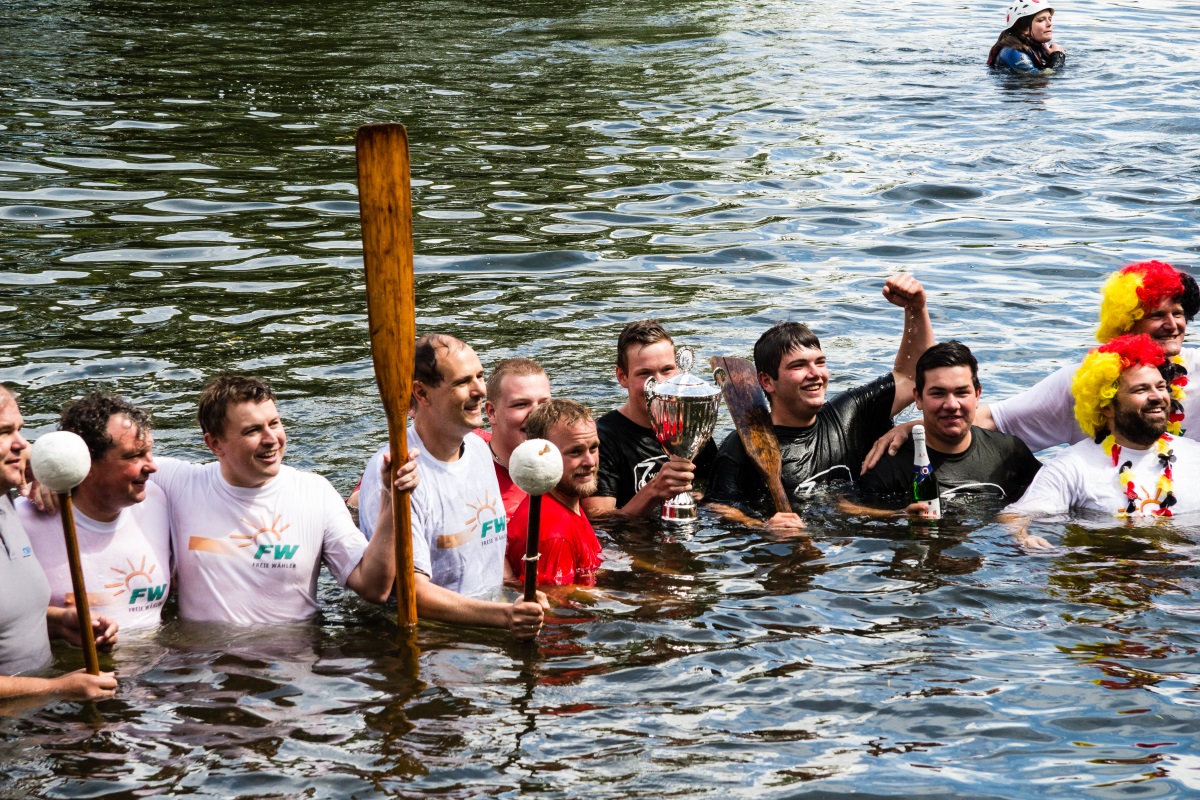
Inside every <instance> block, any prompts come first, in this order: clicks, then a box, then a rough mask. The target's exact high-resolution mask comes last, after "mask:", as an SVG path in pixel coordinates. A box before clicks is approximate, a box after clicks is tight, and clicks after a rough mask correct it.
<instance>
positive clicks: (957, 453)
mask: <svg viewBox="0 0 1200 800" xmlns="http://www.w3.org/2000/svg"><path fill="white" fill-rule="evenodd" d="M916 372H917V374H916V385H915V386H914V388H913V397H914V399H915V400H916V403H917V408H918V409H919V410H920V411H921V420H922V423H923V424H924V425H925V436H926V441H927V443H928V449H929V461H930V465H931V467H932V468H933V473H934V475H936V476H937V481H938V485H939V486H940V487H941V490H942V492H943V493H944V494H945V495H946V496H948V497H950V496H957V495H959V494H975V495H978V494H985V495H992V496H995V497H999V498H1001V499H1003V500H1006V501H1007V502H1009V503H1011V502H1013V501H1015V500H1016V499H1017V498H1019V497H1020V496H1021V495H1022V494H1023V493H1024V491H1025V489H1026V487H1028V486H1029V483H1030V481H1032V480H1033V476H1034V475H1036V474H1037V471H1038V470H1039V469H1040V468H1041V466H1042V465H1041V462H1040V461H1038V460H1037V458H1035V457H1034V455H1033V453H1031V452H1030V451H1029V448H1028V447H1026V446H1025V443H1024V442H1022V441H1021V440H1020V439H1018V438H1017V437H1015V436H1009V435H1007V434H1003V433H999V432H998V431H989V430H985V429H983V428H977V427H975V426H974V422H975V410H976V408H977V407H978V405H979V397H980V395H981V394H982V392H983V387H982V386H981V385H980V383H979V364H978V362H976V360H975V356H974V355H972V353H971V351H970V350H969V349H968V348H967V346H966V345H964V344H963V343H962V342H958V341H955V340H953V339H951V340H950V341H948V342H939V343H938V344H935V345H934V346H933V347H931V348H929V349H928V350H926V351H925V352H924V354H922V355H921V357H920V358H919V359H917V370H916ZM912 476H913V444H912V440H911V439H910V440H909V441H908V442H906V443H905V445H904V446H903V447H902V448H901V449H900V452H898V453H896V454H895V455H889V456H885V457H884V458H882V459H881V460H880V462H879V463H878V464H876V465H875V468H874V469H872V470H870V471H868V472H867V473H865V474H864V475H863V476H862V481H861V483H860V486H859V489H860V491H861V493H862V494H863V495H864V496H865V497H868V498H879V499H885V498H886V499H897V498H900V497H905V498H907V497H908V495H909V494H910V488H911V486H912ZM902 505H903V506H905V511H906V512H907V513H910V514H917V515H920V514H924V513H927V512H928V510H929V509H928V508H927V507H926V506H925V504H924V503H915V504H910V503H909V502H907V501H904V502H903V503H902Z"/></svg>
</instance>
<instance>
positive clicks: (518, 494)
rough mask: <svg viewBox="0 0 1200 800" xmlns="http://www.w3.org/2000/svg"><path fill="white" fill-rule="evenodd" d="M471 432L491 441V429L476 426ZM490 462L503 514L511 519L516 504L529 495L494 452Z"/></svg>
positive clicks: (515, 510) (486, 440)
mask: <svg viewBox="0 0 1200 800" xmlns="http://www.w3.org/2000/svg"><path fill="white" fill-rule="evenodd" d="M471 433H473V434H475V435H476V436H478V437H479V438H480V439H483V440H484V441H485V442H489V443H490V442H491V441H492V432H491V431H485V430H484V429H483V428H476V429H474V430H473V431H471ZM489 446H490V444H489ZM492 463H493V464H494V465H495V466H496V480H497V481H499V482H500V499H501V500H503V501H504V516H506V517H508V519H510V520H511V519H512V518H513V514H515V513H517V506H519V505H521V501H522V500H524V499H525V498H526V497H529V495H527V494H525V492H523V491H521V487H520V486H517V485H516V484H515V483H513V479H512V477H511V476H510V475H509V474H508V467H505V466H503V465H502V464H501V463H500V462H499V461H497V460H496V457H495V454H494V453H493V454H492Z"/></svg>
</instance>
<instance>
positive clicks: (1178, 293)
mask: <svg viewBox="0 0 1200 800" xmlns="http://www.w3.org/2000/svg"><path fill="white" fill-rule="evenodd" d="M1188 284H1190V286H1189V285H1188ZM1195 285H1196V284H1195V281H1192V280H1191V279H1190V278H1186V277H1185V275H1184V273H1182V272H1179V271H1178V270H1176V269H1175V268H1174V267H1172V266H1171V265H1170V264H1164V263H1163V262H1161V261H1142V262H1140V263H1137V264H1130V265H1129V266H1127V267H1125V268H1124V269H1122V270H1121V271H1119V272H1114V273H1113V274H1112V276H1110V277H1109V279H1108V280H1107V281H1106V282H1105V284H1104V289H1103V290H1102V291H1101V296H1102V298H1103V299H1102V300H1101V302H1100V327H1099V328H1097V329H1096V340H1097V341H1100V342H1107V341H1110V340H1111V339H1114V338H1116V337H1117V336H1120V335H1121V334H1123V333H1126V332H1128V331H1129V329H1130V328H1132V327H1133V325H1134V323H1135V322H1137V321H1138V320H1139V319H1141V318H1142V317H1144V316H1145V315H1146V312H1147V311H1151V310H1153V309H1154V308H1155V307H1157V306H1158V305H1159V304H1160V303H1162V302H1163V301H1164V300H1174V299H1178V300H1179V302H1181V303H1182V304H1183V306H1184V312H1185V314H1186V315H1187V318H1188V319H1189V320H1190V319H1191V318H1192V317H1193V316H1195V314H1196V308H1195V302H1196V301H1195V300H1194V299H1192V298H1189V297H1188V295H1189V294H1190V293H1191V290H1192V289H1194V288H1195Z"/></svg>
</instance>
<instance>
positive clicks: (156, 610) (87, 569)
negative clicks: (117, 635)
mask: <svg viewBox="0 0 1200 800" xmlns="http://www.w3.org/2000/svg"><path fill="white" fill-rule="evenodd" d="M16 506H17V514H18V515H19V516H20V517H21V524H22V525H24V526H25V530H26V532H28V534H29V540H30V542H32V543H33V549H34V551H35V552H36V553H37V558H38V562H39V563H41V565H42V569H43V570H45V571H46V578H47V580H49V581H50V605H52V606H58V607H60V608H66V607H68V606H74V605H75V591H74V588H73V587H72V585H71V565H70V563H69V562H68V561H67V543H66V539H64V538H63V528H62V516H61V515H60V514H58V513H57V512H56V513H54V514H46V513H43V512H41V511H38V510H37V507H36V506H34V504H33V503H30V502H29V501H28V500H26V499H25V498H23V497H22V498H19V499H18V500H17V503H16ZM75 536H76V538H77V539H78V540H79V560H80V563H81V564H82V566H83V582H84V583H85V584H86V585H87V595H88V605H89V607H90V608H91V610H92V613H93V614H103V615H104V616H106V617H108V618H109V619H111V620H113V621H114V622H116V623H117V625H119V626H120V628H121V630H123V631H129V630H135V629H138V628H153V627H155V626H157V625H158V624H159V623H160V622H161V621H162V608H163V605H164V604H165V603H166V602H167V595H168V594H170V591H171V521H170V517H169V515H168V511H167V498H166V495H164V494H163V491H162V489H160V488H158V487H157V486H155V485H154V484H152V483H151V484H147V486H146V499H145V500H143V501H142V502H140V503H138V504H137V505H134V506H130V507H129V508H126V509H124V510H123V511H122V512H121V514H120V515H119V516H118V517H117V518H116V520H114V521H113V522H98V521H97V520H94V519H92V518H91V517H89V516H88V515H86V514H84V513H83V512H82V511H80V510H79V507H78V506H76V507H75Z"/></svg>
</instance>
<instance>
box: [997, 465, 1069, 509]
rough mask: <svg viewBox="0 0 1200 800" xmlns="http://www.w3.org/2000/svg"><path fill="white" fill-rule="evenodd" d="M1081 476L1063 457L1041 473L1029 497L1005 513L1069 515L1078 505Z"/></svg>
mask: <svg viewBox="0 0 1200 800" xmlns="http://www.w3.org/2000/svg"><path fill="white" fill-rule="evenodd" d="M1077 477H1078V476H1076V475H1075V471H1074V470H1072V469H1071V468H1070V467H1069V466H1068V465H1067V462H1066V461H1065V460H1064V459H1063V458H1061V457H1060V458H1056V459H1054V460H1053V461H1051V462H1050V463H1049V464H1046V465H1044V466H1043V467H1042V468H1041V469H1040V470H1038V474H1037V476H1035V477H1034V479H1033V483H1031V484H1029V488H1028V489H1026V490H1025V494H1024V495H1022V496H1021V499H1020V500H1018V501H1017V502H1015V503H1013V504H1012V505H1010V506H1008V507H1007V508H1005V509H1004V513H1005V514H1021V515H1022V516H1026V517H1036V516H1053V515H1055V514H1065V513H1067V512H1068V511H1070V510H1071V506H1073V505H1075V494H1076V488H1075V487H1076V486H1077V484H1078V480H1077Z"/></svg>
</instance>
